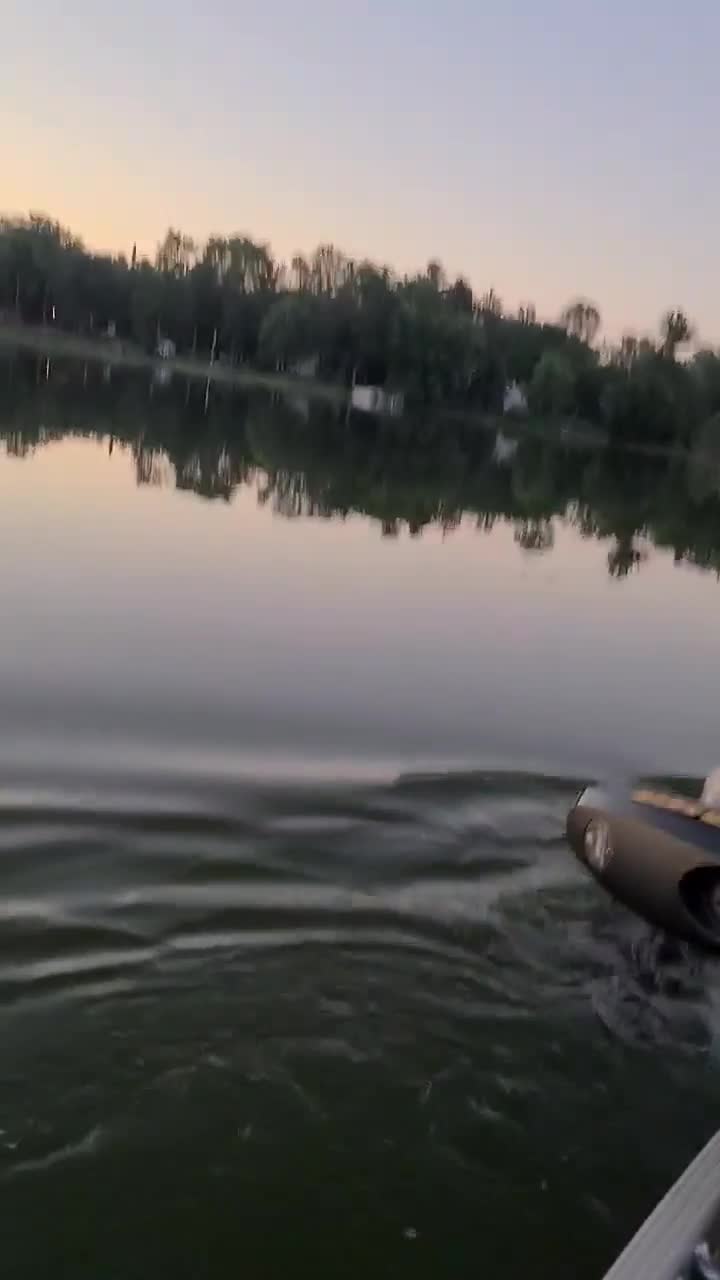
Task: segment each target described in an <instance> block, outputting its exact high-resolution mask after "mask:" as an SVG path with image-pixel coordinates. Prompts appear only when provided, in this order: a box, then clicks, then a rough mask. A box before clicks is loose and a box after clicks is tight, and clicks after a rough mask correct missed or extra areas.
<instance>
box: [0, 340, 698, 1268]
mask: <svg viewBox="0 0 720 1280" xmlns="http://www.w3.org/2000/svg"><path fill="white" fill-rule="evenodd" d="M111 378H112V380H111V381H110V382H107V381H105V380H104V379H103V378H102V377H101V373H100V372H99V371H97V372H96V371H92V370H91V371H90V374H89V375H88V373H87V371H82V370H67V369H64V370H63V369H46V368H45V366H44V365H43V366H42V367H41V366H40V365H37V366H36V365H35V364H34V363H33V364H32V365H25V364H24V363H23V362H20V361H16V362H13V363H12V364H11V365H7V366H5V365H3V366H0V386H1V388H2V389H1V390H0V545H1V546H2V550H3V558H2V567H1V568H0V584H1V586H2V596H1V599H2V625H1V626H0V709H1V713H2V714H1V717H0V765H1V766H2V769H1V775H0V779H1V786H0V873H1V874H2V889H3V892H2V897H1V899H0V1043H1V1044H2V1058H1V1066H0V1082H1V1087H0V1180H1V1182H2V1206H3V1226H4V1232H3V1236H4V1248H3V1274H4V1275H6V1276H8V1277H32V1278H33V1280H35V1278H36V1277H46V1276H48V1275H68V1276H73V1277H82V1278H85V1277H87V1278H88V1280H90V1278H91V1277H92V1278H93V1280H96V1278H97V1277H99V1276H102V1277H104V1278H109V1277H118V1278H120V1277H123V1278H128V1280H134V1278H136V1277H137V1278H138V1280H145V1278H148V1280H149V1278H150V1277H152V1278H153V1280H154V1278H155V1277H158V1276H166V1275H167V1276H172V1277H178V1278H179V1277H188V1278H190V1277H192V1278H193V1280H196V1278H197V1277H208V1278H212V1280H215V1278H216V1277H225V1276H229V1275H237V1274H241V1273H243V1274H247V1275H250V1276H257V1277H265V1276H267V1277H273V1278H274V1277H280V1276H282V1277H286V1276H288V1275H291V1274H295V1273H300V1274H315V1275H317V1276H325V1275H327V1276H348V1277H355V1276H357V1277H361V1276H362V1277H367V1276H368V1275H373V1276H377V1277H382V1276H388V1277H390V1276H392V1277H397V1276H404V1275H408V1276H410V1275H412V1276H418V1275H420V1276H428V1277H430V1276H433V1277H437V1276H448V1277H465V1276H467V1277H470V1276H473V1277H476V1276H478V1275H490V1274H493V1275H494V1274H498V1275H500V1274H502V1275H503V1276H508V1277H518V1278H519V1277H523V1280H524V1277H526V1276H528V1275H529V1274H532V1275H534V1276H539V1277H548V1278H550V1277H552V1278H553V1280H557V1278H558V1277H577V1276H579V1275H580V1274H583V1275H585V1274H587V1275H588V1276H595V1275H600V1274H601V1273H602V1270H603V1267H605V1266H606V1265H608V1264H609V1262H610V1260H611V1259H612V1258H613V1257H614V1255H615V1253H616V1252H617V1250H618V1249H619V1247H620V1246H621V1244H622V1243H623V1242H624V1240H625V1239H626V1238H627V1236H628V1235H629V1234H630V1233H631V1232H632V1231H633V1230H634V1228H635V1226H636V1225H637V1223H638V1221H639V1220H640V1218H641V1217H642V1216H643V1214H644V1213H645V1212H646V1211H648V1210H649V1208H650V1207H651V1205H652V1204H653V1203H654V1200H655V1199H656V1198H657V1196H658V1195H659V1194H660V1192H661V1191H662V1190H663V1188H664V1186H665V1185H666V1184H667V1183H668V1182H669V1181H670V1180H671V1179H673V1178H674V1177H675V1176H676V1175H677V1174H678V1173H679V1172H680V1169H681V1167H682V1165H683V1163H684V1162H685V1161H686V1160H687V1159H688V1158H689V1157H690V1156H691V1154H692V1153H693V1151H694V1150H695V1149H696V1148H697V1147H698V1145H699V1144H700V1143H701V1142H702V1141H704V1140H705V1138H707V1137H709V1136H710V1134H711V1133H712V1132H713V1131H714V1130H715V1129H716V1128H717V1127H718V1125H719V1124H720V1052H718V1051H717V1048H716V1041H717V1040H718V1039H720V975H719V974H718V973H717V972H716V971H715V970H714V968H713V966H712V965H710V964H709V963H707V964H705V965H702V966H698V967H697V969H693V968H691V967H690V966H689V965H688V966H685V967H683V968H682V971H681V972H680V973H679V975H678V974H675V975H674V976H673V980H672V981H669V980H666V978H667V975H663V974H659V975H657V974H656V975H652V976H650V975H648V974H647V973H641V972H640V971H639V968H638V964H637V962H636V960H635V959H634V956H633V949H634V947H635V945H636V944H637V943H638V941H642V938H643V935H644V930H643V927H642V926H641V925H639V924H637V923H635V922H634V921H633V920H632V919H631V918H630V916H629V915H627V914H626V913H624V912H622V911H621V910H619V909H616V908H614V907H612V906H611V905H610V904H609V903H608V902H607V901H606V900H605V899H604V898H603V897H602V896H601V895H600V894H599V892H598V891H597V890H596V889H595V888H593V886H592V885H590V884H589V883H588V882H587V881H586V880H585V879H584V878H583V877H582V875H581V874H580V873H579V871H578V870H576V867H575V865H574V863H573V861H572V860H571V858H570V856H569V855H568V853H567V851H566V849H565V846H564V843H563V821H564V816H565V812H566V810H567V808H568V806H569V804H570V803H571V802H572V799H573V797H574V794H575V792H576V790H577V788H578V786H579V785H581V783H582V782H584V781H585V780H588V779H590V778H602V777H611V776H619V775H621V776H626V775H628V774H630V773H641V774H644V775H656V776H657V775H692V776H694V777H696V778H697V777H699V776H700V775H702V774H703V773H704V771H705V770H706V769H707V768H709V767H710V766H711V765H712V764H713V763H718V762H720V728H719V725H720V721H719V718H718V709H717V693H718V651H719V645H720V625H719V624H720V586H719V585H718V580H717V565H718V563H719V560H718V548H719V547H720V485H719V484H718V483H717V477H714V476H713V475H712V473H711V471H710V470H709V468H708V467H705V466H704V465H703V464H702V463H699V462H698V460H697V459H695V460H691V461H690V462H687V460H683V461H682V463H679V462H673V463H672V464H671V463H670V462H669V461H668V460H657V459H655V460H649V459H638V458H634V459H633V458H629V457H628V456H627V455H622V456H621V457H615V458H612V457H608V456H606V455H604V454H601V453H600V451H598V450H595V451H593V452H587V451H584V450H581V449H577V448H575V447H571V445H570V444H569V443H568V442H567V441H565V442H563V443H561V444H558V443H556V444H552V442H538V441H537V440H535V441H533V440H530V441H528V440H524V441H521V442H520V444H519V445H518V446H516V445H515V443H513V442H512V441H511V442H510V443H508V441H507V440H504V439H502V440H501V441H500V444H499V446H498V442H497V440H496V439H495V437H494V435H493V434H492V433H482V438H480V437H478V439H475V438H474V437H473V439H472V440H471V441H470V442H468V440H467V439H465V438H464V437H463V439H461V441H460V443H458V442H457V441H456V440H455V438H454V437H453V442H452V443H451V444H447V442H445V443H443V447H442V451H441V453H439V454H438V457H439V458H441V461H440V462H438V463H436V461H435V460H434V457H433V450H434V449H436V448H437V441H436V440H435V439H434V438H431V437H430V436H429V435H428V432H429V428H427V427H425V426H423V427H422V428H418V431H420V432H424V436H423V439H424V444H423V450H424V453H423V454H422V455H421V454H420V452H419V445H418V442H417V439H416V436H415V435H414V434H413V436H412V439H410V440H408V439H405V440H403V439H402V438H400V437H399V436H398V435H397V433H399V432H400V431H401V428H400V427H398V426H395V427H393V428H390V427H384V428H383V427H379V426H378V425H377V424H372V423H369V422H367V423H365V422H360V423H355V422H351V423H345V422H344V421H343V420H342V418H339V419H338V418H337V417H336V418H332V414H331V413H330V411H326V413H325V417H323V416H322V415H321V414H320V412H319V411H318V412H317V413H315V412H314V411H312V412H311V411H310V410H309V408H308V406H307V405H306V404H305V402H303V401H297V402H295V403H294V404H292V405H290V406H288V405H280V404H275V405H273V404H271V403H270V401H269V400H259V401H255V400H250V401H246V400H240V399H239V398H236V399H233V400H229V399H228V400H226V401H223V402H222V403H219V402H216V401H215V400H214V399H213V400H212V401H211V403H210V404H209V406H208V410H207V413H206V411H205V406H204V403H203V395H204V389H203V388H200V389H199V390H198V389H197V388H186V387H185V385H184V384H183V385H182V386H181V387H176V388H173V387H169V388H168V387H163V386H148V384H147V379H145V381H144V382H142V381H141V380H139V379H138V380H136V381H134V382H133V381H131V380H128V379H122V378H119V377H118V375H117V373H116V372H114V373H113V374H112V375H111ZM213 394H214V393H213ZM402 430H404V428H403V429H402ZM408 430H409V428H408ZM391 431H392V432H394V433H396V434H386V433H390V432H391ZM414 431H415V429H414V428H413V432H414ZM453 450H454V453H453ZM450 455H452V458H451V463H448V464H447V469H446V470H445V469H444V467H445V463H444V461H442V459H444V458H446V457H447V456H450ZM423 457H424V458H428V457H429V459H430V461H429V463H428V464H427V465H425V464H424V463H423V461H422V458H423ZM715 530H717V532H718V535H719V536H718V537H717V538H716V537H715V533H714V531H715ZM716 1010H717V1012H716Z"/></svg>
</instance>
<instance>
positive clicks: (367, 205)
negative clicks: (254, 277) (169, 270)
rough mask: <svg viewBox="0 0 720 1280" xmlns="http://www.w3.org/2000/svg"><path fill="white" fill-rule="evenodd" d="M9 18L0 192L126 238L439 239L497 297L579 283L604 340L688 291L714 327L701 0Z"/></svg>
mask: <svg viewBox="0 0 720 1280" xmlns="http://www.w3.org/2000/svg"><path fill="white" fill-rule="evenodd" d="M5 30H6V46H7V51H8V56H7V58H6V62H7V79H6V81H5V84H4V86H3V89H2V91H0V92H2V95H3V97H4V100H5V112H4V118H5V120H6V121H7V122H9V126H10V127H9V128H6V129H5V130H4V131H3V139H2V142H1V143H0V155H1V158H2V169H3V178H4V181H3V188H2V198H1V200H0V204H1V205H2V208H3V210H5V211H8V212H16V213H17V212H24V211H26V210H28V209H42V210H45V211H47V212H48V213H50V214H51V215H52V216H53V217H56V218H58V219H60V220H61V221H62V222H63V223H65V224H67V225H69V226H70V227H71V228H72V229H73V230H75V231H76V232H77V233H78V234H79V235H81V236H82V237H83V238H84V239H85V241H86V242H87V243H88V244H89V245H90V246H92V247H94V248H97V249H102V250H108V251H112V252H123V253H125V254H127V255H129V254H130V252H131V250H132V246H133V244H134V243H136V244H137V246H138V251H139V252H140V253H145V254H147V255H149V256H152V254H153V252H154V247H155V245H156V243H157V241H158V240H160V239H161V237H162V236H163V234H164V231H165V229H166V227H167V226H168V225H169V224H173V225H175V226H180V227H181V228H182V229H183V231H186V232H187V233H188V234H190V235H192V236H194V237H195V238H197V239H198V240H202V239H204V238H205V237H207V236H208V235H209V234H211V233H213V232H223V233H229V232H232V231H234V230H238V231H247V232H248V233H249V234H251V235H253V236H254V237H256V238H258V239H261V240H267V241H269V242H270V243H271V245H272V247H273V249H274V251H275V253H276V254H277V256H278V257H279V258H281V259H284V260H286V261H288V260H289V259H290V257H291V256H292V255H293V253H294V252H296V251H298V250H302V251H305V252H307V251H309V250H311V249H312V248H313V247H314V245H316V244H317V243H319V242H323V241H331V242H334V243H335V244H337V245H339V246H340V247H341V248H343V249H344V250H345V251H346V252H348V253H349V254H351V255H352V256H356V257H369V258H372V259H374V260H376V261H378V262H382V263H387V264H388V265H390V266H391V267H392V268H394V269H395V270H396V271H398V272H399V273H403V272H406V271H408V272H411V271H414V270H417V269H420V268H422V267H424V265H425V264H426V262H427V261H428V259H430V258H432V257H435V258H439V259H440V260H441V261H442V262H443V264H444V265H445V268H446V270H447V272H448V275H449V276H451V277H453V276H455V275H456V274H458V273H463V274H465V275H466V276H467V277H468V278H469V279H470V281H471V283H472V284H473V286H474V287H475V289H476V290H477V291H478V292H482V291H484V290H486V289H488V288H490V287H494V288H495V289H496V291H497V292H498V293H499V294H500V296H501V298H502V299H503V300H504V302H505V304H506V306H507V307H508V308H509V309H513V310H514V309H515V308H516V307H517V306H518V305H519V304H521V303H526V302H534V303H535V304H536V306H537V309H538V313H539V315H541V316H542V317H547V318H555V317H556V316H557V315H558V314H559V312H560V310H561V308H562V307H563V305H564V304H565V303H566V302H567V301H568V300H569V299H570V298H572V297H574V296H577V295H578V294H581V295H584V296H587V297H590V298H592V299H593V300H594V301H596V302H597V304H598V306H599V307H600V309H601V312H602V315H603V319H604V335H605V336H608V337H611V338H612V337H616V336H618V335H619V334H620V333H621V332H623V331H625V330H634V331H636V332H641V333H642V332H655V331H656V330H657V324H658V320H659V317H660V315H661V314H662V312H663V311H664V310H666V309H667V308H668V307H670V306H676V305H679V306H682V307H683V308H684V309H685V310H686V311H687V313H688V314H689V315H690V317H691V318H692V319H693V320H694V321H695V323H696V325H697V328H698V332H699V335H700V337H701V338H702V339H703V340H704V341H706V342H718V341H720V317H718V314H717V307H716V301H715V286H714V278H713V271H712V269H711V268H712V261H713V250H714V238H715V234H716V226H717V223H718V216H719V215H720V180H719V179H718V178H717V176H716V175H715V173H714V170H713V166H712V161H711V157H712V156H713V154H714V149H713V143H714V125H715V118H716V110H717V92H716V86H715V74H716V73H715V66H714V62H715V49H716V48H717V47H718V39H719V38H720V10H718V8H717V6H716V5H714V4H713V3H712V0H689V4H688V7H687V9H686V10H685V11H684V12H683V14H682V15H680V13H679V11H678V10H677V9H676V7H671V6H670V5H669V4H665V3H660V4H658V5H656V6H655V7H654V8H653V11H652V13H649V12H648V10H647V8H646V7H645V6H641V5H640V4H638V3H635V4H631V5H630V6H627V5H625V4H621V3H620V0H608V3H606V4H605V5H603V6H598V5H597V4H590V3H588V2H587V0H586V2H584V3H583V2H578V0H576V2H575V3H573V4H571V3H570V0H546V2H545V3H544V4H542V5H537V4H536V3H532V4H531V3H530V0H511V2H510V3H507V4H505V5H503V6H500V5H499V4H490V3H487V2H486V3H475V4H473V3H470V0H449V2H448V4H447V5H446V6H444V7H443V8H442V10H441V9H440V7H439V6H436V5H433V4H431V3H429V2H427V0H415V2H414V3H411V0H391V3H389V4H380V3H378V2H375V0H371V2H370V3H369V4H368V5H366V6H360V5H359V3H357V0H350V2H349V3H348V4H346V5H345V6H343V8H342V11H341V12H340V11H339V10H338V7H337V6H335V5H333V4H331V3H330V2H329V0H309V3H308V4H307V5H305V6H303V8H302V10H301V9H300V8H299V7H296V6H294V5H293V4H292V3H291V0H280V3H279V4H278V5H277V6H275V7H273V9H272V10H262V11H261V10H255V9H251V10H249V11H242V12H239V11H238V10H237V9H236V7H234V6H231V5H230V4H229V3H228V2H227V0H210V3H209V5H208V6H207V7H206V9H205V10H204V11H203V13H202V15H201V14H200V12H199V11H197V9H196V8H195V7H194V6H192V5H191V4H190V3H188V0H180V3H177V4H175V5H174V6H173V7H172V9H171V8H170V6H169V5H167V4H165V3H164V0H159V2H158V3H156V4H155V5H154V6H152V10H151V12H150V13H148V12H147V8H146V6H144V5H142V4H140V3H139V0H128V3H126V5H125V6H124V7H123V10H122V14H121V15H119V14H118V12H117V11H114V10H113V11H110V10H108V11H104V10H98V9H97V7H96V6H94V5H91V4H90V0H78V3H77V4H76V5H75V6H73V11H72V13H69V12H68V11H66V7H65V6H62V7H61V6H59V5H58V4H57V3H55V2H54V0H38V4H37V5H36V6H34V7H33V8H32V9H30V8H28V7H27V6H26V5H21V4H20V3H19V0H9V12H8V14H7V17H6V27H5Z"/></svg>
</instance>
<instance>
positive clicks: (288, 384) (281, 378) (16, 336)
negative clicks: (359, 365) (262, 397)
mask: <svg viewBox="0 0 720 1280" xmlns="http://www.w3.org/2000/svg"><path fill="white" fill-rule="evenodd" d="M0 347H15V348H17V349H18V350H23V351H34V352H36V353H37V354H38V355H43V356H57V357H58V358H63V357H64V358H66V359H67V358H70V359H77V360H93V361H95V362H96V363H99V364H109V365H113V366H114V367H117V368H124V369H167V370H168V372H170V373H175V374H179V375H180V376H182V377H186V378H197V379H200V380H201V381H205V382H207V381H208V380H209V381H210V382H216V383H219V384H222V385H224V386H229V387H238V388H242V387H260V388H264V389H265V390H266V391H282V392H284V393H286V394H294V395H297V394H298V393H299V392H300V391H302V392H303V393H304V394H305V395H307V396H309V397H312V398H313V399H315V400H325V401H329V402H331V403H333V404H338V405H339V404H344V403H345V402H346V401H347V399H348V393H347V390H346V388H345V387H339V386H334V385H333V384H332V383H329V382H320V381H319V380H318V379H316V378H298V377H295V376H294V375H293V374H288V373H262V372H260V371H258V370H256V369H249V368H247V367H240V368H238V367H237V366H231V365H225V364H220V363H219V362H216V363H215V364H213V365H211V364H209V363H207V362H205V361H204V360H199V359H197V358H196V357H193V356H176V357H175V358H174V359H172V360H162V359H160V357H158V356H150V355H147V353H146V352H144V351H141V350H140V349H139V348H138V347H135V346H133V345H132V344H131V343H127V342H124V341H123V340H122V339H113V338H107V339H105V338H88V337H81V336H80V335H78V334H74V333H64V332H63V331H62V330H59V329H49V328H44V327H43V326H42V325H16V324H2V323H0Z"/></svg>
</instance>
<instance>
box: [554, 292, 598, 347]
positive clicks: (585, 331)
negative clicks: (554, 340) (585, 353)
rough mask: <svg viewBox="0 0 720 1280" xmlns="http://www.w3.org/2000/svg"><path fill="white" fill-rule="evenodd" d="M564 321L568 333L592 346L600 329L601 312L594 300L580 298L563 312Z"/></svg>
mask: <svg viewBox="0 0 720 1280" xmlns="http://www.w3.org/2000/svg"><path fill="white" fill-rule="evenodd" d="M561 319H562V323H563V325H564V327H565V328H566V329H567V331H568V333H570V334H572V335H573V337H575V338H579V339H580V341H581V342H586V343H587V344H588V346H592V344H593V342H594V341H595V339H596V337H597V335H598V333H599V331H600V323H601V322H600V312H599V311H598V309H597V307H596V306H595V304H594V302H588V301H587V300H586V299H585V298H578V299H577V300H576V301H575V302H571V303H570V305H569V306H568V307H566V308H565V310H564V311H563V313H562V317H561Z"/></svg>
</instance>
